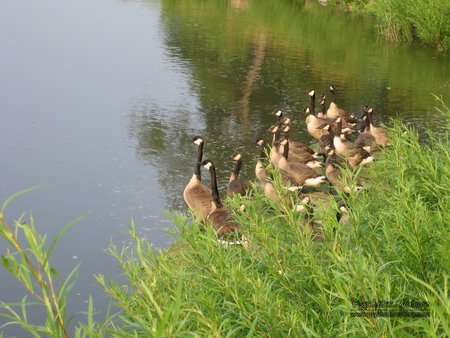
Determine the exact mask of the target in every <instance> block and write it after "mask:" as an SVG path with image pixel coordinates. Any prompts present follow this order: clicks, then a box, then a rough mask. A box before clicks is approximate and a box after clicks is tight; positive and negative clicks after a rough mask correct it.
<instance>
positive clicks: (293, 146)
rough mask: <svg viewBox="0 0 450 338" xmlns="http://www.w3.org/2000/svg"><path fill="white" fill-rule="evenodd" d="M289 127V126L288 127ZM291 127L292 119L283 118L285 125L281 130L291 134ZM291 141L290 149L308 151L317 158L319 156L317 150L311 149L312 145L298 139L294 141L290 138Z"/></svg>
mask: <svg viewBox="0 0 450 338" xmlns="http://www.w3.org/2000/svg"><path fill="white" fill-rule="evenodd" d="M286 127H288V128H286ZM290 128H291V119H290V118H289V117H286V118H285V119H284V120H283V126H281V131H282V132H283V133H284V134H285V135H286V134H287V135H289V132H290ZM289 142H290V151H294V152H295V151H306V152H308V153H310V154H311V155H313V156H314V157H315V158H317V157H318V155H317V152H315V151H314V150H312V149H311V147H310V146H308V145H307V144H305V143H302V142H297V141H292V140H291V139H290V138H289Z"/></svg>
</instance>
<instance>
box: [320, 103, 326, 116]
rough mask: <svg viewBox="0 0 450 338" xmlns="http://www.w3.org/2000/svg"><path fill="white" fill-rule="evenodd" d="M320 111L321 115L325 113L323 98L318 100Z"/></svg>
mask: <svg viewBox="0 0 450 338" xmlns="http://www.w3.org/2000/svg"><path fill="white" fill-rule="evenodd" d="M320 111H321V113H322V114H323V115H325V114H326V111H327V108H326V107H325V100H320Z"/></svg>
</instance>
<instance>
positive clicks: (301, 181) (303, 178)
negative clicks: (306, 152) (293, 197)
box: [278, 139, 326, 186]
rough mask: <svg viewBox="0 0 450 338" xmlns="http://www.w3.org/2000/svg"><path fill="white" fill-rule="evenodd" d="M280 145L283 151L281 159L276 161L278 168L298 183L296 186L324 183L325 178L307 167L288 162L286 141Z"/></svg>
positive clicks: (287, 142) (287, 143)
mask: <svg viewBox="0 0 450 338" xmlns="http://www.w3.org/2000/svg"><path fill="white" fill-rule="evenodd" d="M280 145H281V146H282V148H283V150H282V155H281V158H280V160H279V161H278V168H280V169H283V170H285V171H286V172H287V174H288V175H289V176H291V177H292V178H293V179H294V180H295V181H296V182H297V183H298V185H305V186H317V185H319V184H321V183H324V181H325V180H326V178H325V176H323V175H319V174H318V173H317V172H315V171H314V170H313V169H311V168H310V167H308V166H307V165H305V164H303V163H298V162H294V163H292V162H288V154H289V141H288V140H286V139H284V140H282V141H281V142H280Z"/></svg>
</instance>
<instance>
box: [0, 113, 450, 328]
mask: <svg viewBox="0 0 450 338" xmlns="http://www.w3.org/2000/svg"><path fill="white" fill-rule="evenodd" d="M446 114H447V118H448V116H449V112H448V111H447V112H446ZM445 118H446V117H444V115H443V119H445ZM448 136H449V135H448V134H447V135H440V136H439V137H437V136H433V135H431V134H430V135H429V136H428V137H427V138H426V139H422V140H420V142H419V136H418V135H417V133H416V132H415V131H414V130H412V129H410V128H407V127H405V126H403V125H401V124H400V123H398V122H394V124H393V127H392V128H391V130H390V137H391V146H390V147H389V148H386V149H384V150H382V152H381V153H379V154H378V156H377V160H376V161H375V162H374V163H373V164H372V165H371V166H370V167H369V168H364V172H361V176H360V179H361V180H362V182H363V183H364V185H365V187H366V189H364V190H362V191H360V192H358V193H357V194H353V195H350V196H341V199H345V200H346V203H347V206H348V209H349V211H350V212H349V214H348V220H347V221H346V222H342V223H339V222H338V221H337V218H336V212H337V210H338V205H337V203H336V202H334V201H333V200H332V201H331V203H330V204H327V206H326V207H324V206H321V205H318V210H320V212H316V214H315V217H316V220H318V221H321V222H322V224H323V230H324V238H323V239H322V240H321V241H317V240H313V239H312V236H311V234H310V233H309V232H308V231H306V229H305V227H304V222H303V219H304V214H301V213H294V212H287V213H282V212H281V210H280V209H279V207H278V206H276V205H273V204H271V203H270V201H269V200H267V199H266V197H265V196H264V195H263V194H262V193H260V192H259V191H258V190H255V194H254V196H252V198H251V199H250V198H248V197H235V198H234V199H233V200H230V201H228V205H229V207H230V208H232V209H234V210H238V209H239V206H240V205H241V203H243V204H244V205H245V207H246V209H245V211H244V212H236V218H237V219H238V220H239V221H240V222H241V224H242V226H243V229H244V231H245V232H246V233H247V235H248V237H249V239H250V243H251V244H250V249H249V250H243V249H242V248H241V247H234V246H233V247H228V248H227V247H225V246H223V245H218V244H217V243H216V240H215V234H214V233H212V231H204V230H202V228H201V225H200V224H198V223H197V222H195V221H192V220H191V219H190V218H189V217H188V216H186V215H172V216H171V217H173V221H174V223H175V224H176V225H177V230H176V231H175V232H176V236H177V237H178V240H177V241H176V242H175V243H174V244H173V245H172V246H171V247H170V248H169V249H168V250H167V251H165V252H161V253H155V252H154V249H153V248H152V247H151V245H150V244H149V243H148V242H147V241H146V240H145V239H143V238H140V237H139V236H137V235H136V233H135V232H134V230H133V229H134V225H132V227H131V235H132V237H133V239H134V246H133V247H127V248H124V249H120V248H116V247H112V248H111V253H112V255H113V256H114V257H115V258H116V259H117V260H118V261H119V262H120V264H121V266H122V268H123V271H124V274H125V276H126V277H127V278H128V282H126V283H125V284H118V283H117V282H115V281H114V280H109V279H107V278H106V277H104V276H98V277H97V279H98V281H99V282H100V283H101V284H102V285H103V286H104V288H105V291H106V293H107V294H109V295H110V296H111V297H112V299H113V300H114V302H115V303H116V305H117V306H118V308H119V309H120V313H118V314H117V315H115V316H111V317H110V318H109V319H108V320H107V321H106V322H105V323H102V324H100V323H95V322H93V320H92V306H90V307H89V311H88V320H87V322H86V323H85V324H84V325H81V326H80V328H79V330H78V331H77V335H80V336H81V335H83V334H84V335H88V336H105V334H107V333H108V334H109V335H110V336H114V337H137V336H139V337H151V336H170V337H174V336H198V337H204V336H216V337H221V336H239V337H240V336H248V337H250V336H272V337H283V336H289V335H290V336H294V337H299V336H313V337H335V336H383V337H386V336H389V337H391V336H426V337H443V336H450V328H449V324H448V323H449V316H450V302H449V295H448V273H449V266H450V257H449V255H448V248H449V247H450V242H449V239H450V236H449V231H448V225H449V224H450V212H449V210H448V206H449V205H450V195H449V193H448V191H449V190H450V151H449V150H450V144H449V138H448ZM290 198H291V197H289V196H287V197H286V201H287V200H288V199H290ZM2 212H3V211H2ZM0 216H1V215H0ZM0 220H1V222H0V224H1V225H2V235H3V237H5V236H6V238H7V239H8V238H9V242H12V243H16V241H15V240H14V239H12V238H14V236H13V235H14V233H15V231H14V230H11V231H8V228H6V223H5V222H4V220H3V218H1V217H0ZM18 224H19V225H20V227H21V229H24V228H26V227H25V225H24V224H23V222H20V223H18ZM16 234H17V233H16ZM11 236H12V237H11ZM26 238H27V239H29V238H31V239H33V234H32V233H30V232H27V234H26ZM29 242H30V241H29ZM34 242H35V241H34V240H31V243H32V244H33V245H34V247H32V248H31V250H29V249H26V250H23V249H21V247H20V246H17V245H15V250H17V251H20V250H22V253H24V254H26V253H27V252H28V253H32V252H33V251H35V250H39V252H40V250H43V248H44V247H45V246H44V245H40V243H34ZM52 247H53V243H52V245H51V246H50V249H51V248H52ZM16 257H17V255H16ZM19 257H22V256H20V255H19ZM37 257H41V258H39V259H37V260H38V261H41V263H42V266H43V268H39V269H36V271H42V270H43V271H48V275H49V277H51V274H52V272H51V268H50V266H49V260H48V258H49V255H47V254H45V253H41V254H40V255H39V256H37ZM11 259H12V258H11V256H3V259H2V262H3V265H6V266H7V267H8V266H9V267H11V264H7V263H6V264H5V262H10V260H11ZM8 260H9V261H8ZM32 261H33V262H34V261H35V259H34V258H33V260H32ZM21 266H24V267H25V268H26V267H27V266H28V267H29V265H28V262H27V259H25V258H23V259H22V263H20V262H19V267H15V266H14V268H13V269H12V271H20V267H21ZM10 270H11V268H10ZM28 270H30V269H29V268H28ZM16 275H17V276H18V278H20V277H21V274H20V273H19V274H17V273H16ZM22 277H23V274H22ZM29 279H31V277H30V273H28V277H27V278H26V281H27V280H29ZM25 284H26V285H28V287H29V288H31V284H30V282H26V283H25ZM47 286H48V284H47ZM63 286H64V284H63ZM55 288H56V286H55ZM49 290H50V291H51V292H50V295H49V296H48V300H47V301H44V304H47V312H48V316H49V318H50V319H49V320H48V322H49V323H55V321H53V322H52V321H51V317H52V315H53V316H57V314H58V313H59V315H58V316H62V317H64V316H65V313H64V311H63V310H59V311H56V310H55V307H54V306H52V305H51V304H52V301H53V298H55V300H56V304H57V305H58V307H57V309H64V304H60V303H59V302H58V300H59V299H60V298H59V297H58V292H57V291H55V290H54V288H53V286H52V287H51V288H50V289H49ZM63 290H64V292H61V294H62V295H63V296H64V295H66V290H65V289H63ZM53 294H55V296H53ZM63 300H64V297H62V298H61V301H63ZM382 302H385V303H384V305H383V304H382ZM386 302H390V309H391V311H394V312H395V311H397V312H398V311H403V312H408V314H409V316H405V317H402V316H392V317H382V316H378V317H373V318H372V317H370V314H367V313H366V315H365V316H364V313H363V312H364V311H367V310H372V312H373V311H375V309H373V308H371V306H374V305H375V303H378V305H379V306H380V308H379V310H386V307H387V305H386V304H387V303H386ZM1 312H2V313H9V316H10V317H9V318H14V316H13V315H11V313H10V312H8V308H7V307H6V306H5V305H4V304H3V309H2V310H1ZM17 313H18V315H19V316H20V313H21V312H20V311H18V312H17ZM361 313H362V314H363V316H362V317H358V315H359V314H361ZM352 314H353V315H352ZM414 314H416V315H418V314H425V317H413V315H414ZM379 315H380V314H379ZM60 319H61V320H60V322H64V318H60ZM11 320H13V319H11ZM24 322H26V321H24ZM49 325H50V324H49ZM54 325H55V326H56V323H55V324H54ZM30 326H31V325H30ZM50 329H51V328H50ZM50 329H49V330H50ZM53 329H54V330H55V331H54V332H57V333H58V334H59V335H62V333H63V332H65V330H64V328H62V327H54V328H53ZM48 332H51V331H46V333H47V334H48Z"/></svg>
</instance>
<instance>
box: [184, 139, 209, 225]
mask: <svg viewBox="0 0 450 338" xmlns="http://www.w3.org/2000/svg"><path fill="white" fill-rule="evenodd" d="M193 142H194V144H196V145H197V147H198V148H197V158H196V159H197V161H196V163H195V165H194V174H193V175H192V177H191V179H190V180H189V182H188V184H187V185H186V187H185V188H184V191H183V198H184V201H185V202H186V204H187V206H188V208H189V209H190V210H191V211H192V212H193V213H194V214H195V216H196V217H197V219H198V220H199V221H201V222H202V221H204V220H206V218H207V216H208V214H209V213H210V211H211V189H209V188H208V187H206V186H205V185H204V184H203V183H202V182H201V172H200V162H201V160H202V157H203V145H204V142H203V139H202V138H201V137H199V136H196V137H194V138H193Z"/></svg>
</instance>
